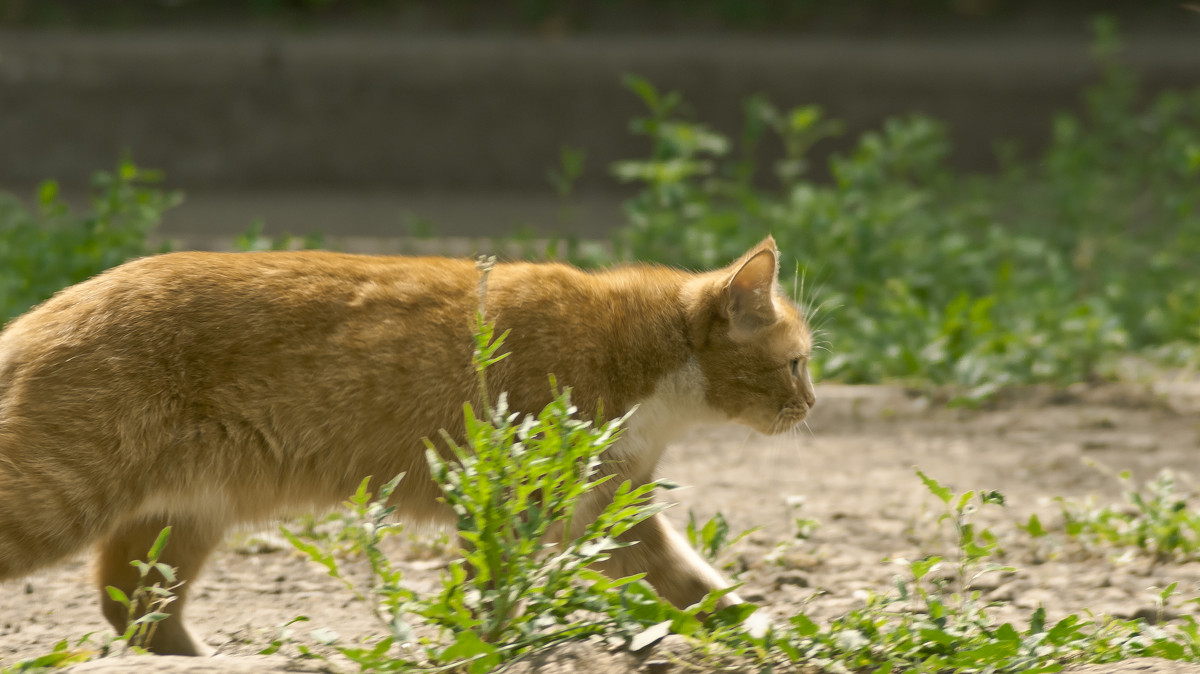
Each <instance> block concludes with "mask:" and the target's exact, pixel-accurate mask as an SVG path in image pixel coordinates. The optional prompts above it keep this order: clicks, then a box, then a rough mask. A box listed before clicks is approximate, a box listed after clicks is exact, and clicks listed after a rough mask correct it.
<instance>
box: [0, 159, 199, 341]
mask: <svg viewBox="0 0 1200 674" xmlns="http://www.w3.org/2000/svg"><path fill="white" fill-rule="evenodd" d="M160 180H161V175H160V174H159V173H158V172H156V171H149V170H146V169H142V168H138V166H136V165H135V164H134V163H133V162H132V161H130V160H129V159H123V160H121V162H120V163H118V164H117V167H116V169H115V170H114V171H113V172H111V173H109V172H107V171H100V172H97V173H96V174H95V175H94V176H93V177H92V193H91V198H90V208H89V209H88V210H87V211H86V212H84V213H74V212H72V211H71V208H70V207H69V206H68V205H67V204H66V202H65V201H63V199H62V196H61V195H60V193H59V186H58V183H56V182H54V181H52V180H48V181H46V182H43V183H42V184H41V186H40V187H39V188H38V193H37V195H36V198H35V204H34V208H33V209H32V210H31V209H28V208H26V207H25V205H24V204H23V203H22V202H21V200H20V199H18V198H16V197H15V196H13V195H11V194H5V193H0V325H2V324H3V323H6V322H7V321H8V320H9V319H11V318H13V317H15V316H17V315H19V314H22V313H24V312H25V311H27V310H28V309H29V308H30V307H32V306H33V305H35V304H37V303H38V302H41V301H42V300H44V299H46V298H48V297H50V296H51V295H53V294H54V293H55V292H57V291H58V290H60V289H62V288H64V287H66V286H69V285H71V284H73V283H78V282H79V281H82V280H84V279H87V278H89V277H91V276H94V275H96V274H98V273H100V272H102V271H104V270H105V269H108V268H109V267H114V266H116V265H118V264H121V263H122V262H124V261H125V260H127V259H129V258H132V257H138V256H142V255H147V254H150V253H153V252H161V251H156V250H152V249H151V248H150V247H149V246H148V244H147V242H146V236H147V234H148V233H149V232H150V231H151V230H152V229H153V228H154V227H155V226H156V225H157V224H158V223H159V221H160V220H161V219H162V214H163V212H165V211H166V210H167V209H169V208H171V207H173V206H175V205H176V204H178V203H179V202H180V201H181V200H182V197H181V195H180V194H179V193H178V192H164V191H162V190H159V189H157V188H155V187H153V185H154V184H155V183H157V182H159V181H160Z"/></svg>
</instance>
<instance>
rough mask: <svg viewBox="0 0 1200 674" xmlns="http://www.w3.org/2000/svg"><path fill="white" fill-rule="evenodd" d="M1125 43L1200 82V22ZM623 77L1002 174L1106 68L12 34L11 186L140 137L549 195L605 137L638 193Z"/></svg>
mask: <svg viewBox="0 0 1200 674" xmlns="http://www.w3.org/2000/svg"><path fill="white" fill-rule="evenodd" d="M1128 43H1129V44H1128V51H1127V61H1128V62H1129V64H1130V65H1131V66H1132V67H1133V68H1134V69H1135V70H1137V71H1138V72H1139V73H1140V75H1141V77H1142V79H1143V81H1144V82H1145V84H1146V85H1147V89H1148V90H1150V91H1154V90H1158V89H1161V88H1163V87H1168V86H1174V87H1180V88H1182V87H1196V86H1200V34H1198V35H1196V36H1194V37H1192V36H1187V35H1184V36H1180V35H1179V34H1174V35H1169V36H1158V37H1156V36H1130V38H1129V40H1128ZM623 73H636V74H638V75H641V76H643V77H646V78H648V79H649V80H650V81H652V82H654V83H656V84H657V85H658V86H659V87H660V88H661V89H679V90H681V91H682V92H683V94H684V97H685V99H686V100H687V101H688V102H689V103H690V107H691V109H692V110H693V111H694V113H695V115H696V117H697V118H699V119H700V120H703V121H706V122H708V123H711V124H713V125H714V126H716V127H718V128H721V129H723V130H725V131H730V132H733V131H736V130H737V129H738V128H740V123H741V116H742V112H741V111H742V104H743V102H744V100H745V98H746V97H747V96H749V95H751V94H754V93H763V94H766V95H767V96H768V97H770V98H771V99H772V100H773V101H775V102H776V103H777V104H779V105H781V106H785V107H786V106H792V105H797V104H805V103H817V104H820V105H822V106H823V107H824V108H825V109H826V111H827V113H828V114H829V115H830V116H832V117H837V118H842V119H844V120H846V122H847V123H848V132H847V134H846V139H847V140H844V141H843V145H844V144H845V143H847V142H849V139H852V138H854V137H856V136H857V133H858V132H860V131H861V130H863V129H865V128H870V127H873V126H876V125H877V124H878V123H879V122H880V121H881V120H882V119H883V118H885V117H887V116H890V115H896V114H903V113H908V112H922V113H926V114H929V115H933V116H935V117H937V118H939V119H942V120H944V121H945V122H947V123H948V124H949V126H950V129H951V132H952V135H953V139H954V142H955V146H956V152H955V155H954V158H953V161H954V163H955V164H956V165H957V166H960V167H962V168H964V169H972V170H975V169H980V170H987V169H988V168H991V167H992V166H993V159H992V158H993V149H992V148H993V144H994V142H995V140H996V139H997V138H1010V139H1017V140H1019V141H1021V142H1022V143H1023V145H1024V146H1026V147H1037V146H1038V145H1040V144H1041V143H1043V142H1044V140H1045V138H1046V137H1047V135H1048V132H1049V125H1050V120H1051V115H1052V113H1053V112H1054V111H1056V110H1063V109H1073V108H1077V107H1078V102H1079V95H1080V90H1081V89H1082V87H1084V86H1086V85H1087V84H1089V83H1092V82H1094V81H1095V80H1096V78H1097V75H1098V70H1097V68H1096V67H1095V64H1094V63H1093V61H1092V60H1091V58H1090V56H1089V53H1088V42H1087V39H1086V36H1085V35H1082V34H1081V35H1079V36H1071V37H1057V38H1056V37H1053V36H1039V37H1026V36H1021V35H996V36H990V37H986V38H980V37H973V38H970V39H967V38H962V39H956V38H955V37H954V36H944V37H940V38H936V39H934V38H922V39H920V40H916V39H914V40H899V39H887V40H854V39H832V38H829V39H819V38H803V39H799V38H797V39H788V40H785V39H750V38H721V37H714V38H701V37H692V38H662V39H656V38H649V37H647V38H615V37H609V38H602V37H595V38H571V39H564V40H559V41H544V40H538V39H534V38H484V37H447V38H414V37H396V36H388V35H382V34H296V35H290V34H289V35H283V34H277V35H262V34H250V33H239V32H228V31H224V32H220V33H205V32H199V31H198V32H171V33H145V32H143V33H128V34H123V33H93V34H71V33H12V32H9V33H0V189H23V188H25V187H27V186H29V185H32V184H33V183H34V182H36V181H38V180H40V179H43V178H46V177H56V178H59V179H60V180H62V181H63V182H64V183H66V184H68V185H70V184H82V181H84V180H85V178H86V176H87V175H89V174H90V173H91V172H92V171H94V170H95V169H98V168H104V167H108V166H112V165H113V163H114V161H115V159H116V158H117V157H118V156H119V154H120V153H121V152H122V151H123V150H126V149H128V150H130V151H131V152H132V153H133V156H134V158H135V159H136V160H137V161H138V163H139V164H141V165H144V166H147V167H154V168H160V169H163V170H164V171H166V173H167V176H168V178H169V182H170V184H171V185H174V186H179V187H182V188H183V189H185V190H186V191H189V192H190V193H194V194H196V195H197V196H198V197H199V198H200V199H201V201H203V199H205V198H211V195H214V194H224V193H232V194H242V195H245V194H252V193H256V192H264V191H265V192H270V193H281V194H283V193H296V194H305V193H310V192H312V191H314V190H317V191H320V190H325V191H332V192H341V193H345V192H350V193H358V192H362V193H372V194H385V195H392V194H408V195H423V196H422V197H421V198H425V199H429V195H430V194H433V195H444V196H445V198H447V199H453V198H454V195H460V196H463V197H464V198H468V197H469V195H473V194H475V195H478V194H537V195H544V196H545V197H551V196H552V192H551V190H550V188H549V186H548V184H547V181H546V171H547V169H548V168H550V167H551V166H554V165H556V164H557V161H558V152H559V148H560V146H562V145H564V144H565V145H571V146H576V147H580V148H583V149H585V150H586V151H587V153H588V160H587V167H588V168H587V172H586V174H585V176H584V180H583V181H582V183H581V185H580V188H581V190H582V191H583V192H585V193H587V194H589V195H592V196H591V197H588V198H597V199H600V200H601V201H604V200H605V199H607V198H609V196H610V195H616V194H617V193H618V192H619V188H618V187H617V186H616V184H615V182H614V181H613V180H612V178H611V177H610V176H609V173H608V165H609V164H610V163H611V162H612V161H615V160H618V159H622V158H631V157H636V156H640V155H642V154H643V153H645V152H646V150H647V148H648V144H647V142H646V141H645V140H644V139H641V138H637V137H634V136H631V135H630V134H629V133H628V122H629V119H630V118H631V117H633V116H635V115H637V114H639V113H640V112H641V111H642V106H641V104H640V102H639V101H638V100H637V99H636V98H635V97H634V96H633V95H632V94H631V93H629V92H627V91H625V90H624V89H623V88H622V86H621V84H620V77H621V75H622V74H623ZM836 147H837V144H836V143H829V144H827V145H826V146H825V147H823V148H821V149H822V151H823V152H827V151H829V150H830V149H833V148H836ZM612 198H613V199H615V198H616V197H615V196H612ZM436 200H437V199H435V201H436ZM301 210H305V209H301ZM434 210H435V211H436V210H437V209H436V208H435V209H434ZM485 211H486V209H485ZM290 217H296V216H295V215H293V216H290ZM605 218H606V219H609V218H610V216H605ZM431 219H435V220H436V217H434V216H431ZM196 226H202V225H200V224H197V225H196ZM588 226H589V227H593V226H594V227H602V226H603V225H602V224H599V223H597V224H594V225H592V224H589V225H588Z"/></svg>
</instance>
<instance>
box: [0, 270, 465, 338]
mask: <svg viewBox="0 0 1200 674" xmlns="http://www.w3.org/2000/svg"><path fill="white" fill-rule="evenodd" d="M474 284H475V280H474V267H473V263H471V262H470V261H465V260H453V259H447V258H407V257H385V256H366V255H347V254H340V253H328V252H320V251H296V252H264V253H197V252H189V253H169V254H165V255H157V256H152V257H147V258H142V259H138V260H134V261H131V262H127V263H125V264H123V265H121V266H119V267H115V268H113V269H110V270H108V271H106V272H104V273H102V274H99V275H97V276H95V277H93V278H91V279H89V280H87V281H84V282H82V283H79V284H76V285H74V286H71V287H69V288H66V289H64V290H62V291H60V292H59V293H58V294H56V295H54V296H53V297H51V298H50V299H48V300H46V301H45V302H43V303H42V304H41V305H39V306H37V307H35V308H34V309H32V310H30V311H29V312H28V313H26V314H24V315H23V316H20V317H18V318H16V319H14V320H13V321H12V322H11V323H10V324H9V326H7V328H6V329H5V330H4V332H3V334H2V335H0V358H3V357H4V355H3V354H5V353H9V354H11V352H13V351H15V350H21V351H28V350H30V349H31V348H33V349H35V350H36V347H43V348H54V347H67V346H70V345H78V344H79V343H80V342H95V341H97V340H115V341H118V342H140V341H147V340H150V341H153V340H154V339H155V338H156V337H157V336H161V334H162V333H168V332H169V333H171V334H176V335H179V334H184V333H188V332H197V333H199V332H203V333H206V334H208V335H209V336H211V337H214V338H217V337H220V336H221V335H222V334H229V332H228V330H225V329H223V328H232V327H234V326H236V332H237V334H238V335H239V338H240V339H242V340H247V339H253V337H254V333H255V332H256V331H267V332H270V331H274V330H278V331H280V332H286V333H289V334H297V333H300V332H303V331H304V329H305V328H306V327H313V326H316V325H320V324H329V323H332V322H336V321H339V320H347V319H349V318H351V317H352V315H353V314H356V313H362V312H364V311H371V310H379V309H381V308H384V307H393V308H397V307H398V308H401V309H403V308H405V307H408V308H411V309H422V310H428V309H436V308H437V307H436V305H437V304H441V305H449V304H454V305H455V307H454V308H455V309H456V310H457V309H460V308H461V307H459V306H458V305H461V304H462V302H464V301H466V300H467V299H469V295H470V293H471V292H472V291H473V289H474ZM431 298H436V301H434V302H431V301H430V299H431ZM139 335H141V336H143V337H144V339H139V338H138V336H139ZM93 346H95V345H94V344H93Z"/></svg>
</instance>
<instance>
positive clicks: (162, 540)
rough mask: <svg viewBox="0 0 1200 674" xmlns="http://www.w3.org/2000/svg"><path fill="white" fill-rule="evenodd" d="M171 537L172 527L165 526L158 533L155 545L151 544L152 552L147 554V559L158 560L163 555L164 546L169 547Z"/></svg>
mask: <svg viewBox="0 0 1200 674" xmlns="http://www.w3.org/2000/svg"><path fill="white" fill-rule="evenodd" d="M170 538H171V527H163V530H162V531H160V532H159V533H158V538H156V539H155V540H154V545H152V546H150V552H148V553H147V554H146V559H148V560H150V561H151V562H156V561H158V559H159V557H161V556H162V551H163V548H165V547H167V540H168V539H170Z"/></svg>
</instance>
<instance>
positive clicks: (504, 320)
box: [0, 238, 815, 654]
mask: <svg viewBox="0 0 1200 674" xmlns="http://www.w3.org/2000/svg"><path fill="white" fill-rule="evenodd" d="M778 264H779V263H778V252H777V251H776V247H775V242H774V240H773V239H771V238H767V239H766V240H765V241H763V242H762V243H760V244H759V245H758V246H756V247H754V248H753V249H752V250H750V251H749V252H747V253H746V254H745V255H744V256H743V257H742V258H741V259H739V260H738V261H737V262H735V263H734V264H732V265H731V266H729V267H726V268H724V269H719V270H716V271H711V272H707V273H688V272H684V271H679V270H674V269H667V268H663V267H656V266H629V267H622V268H617V269H613V270H609V271H603V272H596V273H588V272H584V271H580V270H578V269H575V268H572V267H569V266H566V265H562V264H532V263H504V264H498V265H496V267H495V268H494V269H493V270H492V272H491V276H490V277H489V279H488V295H487V318H488V320H492V321H495V322H496V325H497V332H498V333H499V332H500V331H503V330H507V329H511V331H512V332H511V334H510V336H509V338H508V340H507V341H506V343H505V346H504V350H506V351H509V352H511V355H510V356H509V357H508V358H506V359H504V360H502V361H500V363H498V364H497V365H495V366H493V368H492V369H490V370H489V380H490V383H491V385H490V388H492V390H494V391H507V393H508V396H509V398H508V399H509V403H510V405H511V406H512V409H514V410H520V411H524V412H528V413H534V412H537V411H539V410H540V409H541V408H542V407H543V406H544V405H545V404H547V403H548V402H549V401H550V400H551V390H550V385H549V381H548V377H547V375H548V374H550V373H553V374H554V375H555V376H556V377H557V379H558V381H559V383H560V384H562V385H565V386H570V387H572V388H573V400H574V402H575V403H576V404H577V405H578V407H579V409H580V412H581V414H583V415H585V416H590V415H593V414H594V413H595V412H596V410H597V409H603V410H605V411H606V412H607V413H609V415H610V416H614V415H617V414H623V413H624V412H625V411H627V410H629V409H630V408H631V407H632V406H634V405H640V407H639V409H638V410H637V411H636V412H635V413H634V414H633V416H632V417H631V418H630V420H629V422H628V424H627V427H626V430H625V432H624V434H623V436H622V437H621V438H620V440H619V441H618V444H617V445H615V446H614V447H612V448H611V449H610V450H609V455H608V456H607V457H606V458H607V461H606V465H607V466H608V468H607V469H608V470H613V471H615V472H617V473H618V475H619V478H618V479H617V480H610V481H609V482H608V483H607V484H608V485H612V487H615V486H616V483H617V482H619V481H620V480H621V479H629V480H631V481H633V482H634V483H643V484H644V483H645V482H647V481H649V480H651V479H653V477H652V476H653V473H654V469H655V465H656V464H657V463H658V461H659V457H660V456H661V455H662V453H663V450H664V448H665V447H666V443H667V442H668V441H669V440H670V439H671V438H672V437H673V436H674V435H675V434H676V433H677V432H678V431H679V430H680V429H681V428H683V427H685V426H686V425H688V424H690V423H693V422H698V421H708V420H732V421H736V422H740V423H742V424H745V425H747V426H750V427H751V428H754V429H757V430H758V431H760V432H762V433H768V434H770V433H780V432H783V431H787V430H789V429H792V428H793V427H795V426H796V425H797V424H798V423H800V422H801V421H802V420H803V419H804V418H805V416H806V415H807V414H808V412H809V410H811V409H812V407H813V405H814V404H815V398H814V395H813V386H812V381H811V379H810V378H809V375H808V372H807V368H806V363H807V360H808V355H809V350H810V348H811V340H810V336H809V332H808V329H807V326H806V324H805V322H804V319H803V317H802V315H801V313H800V312H799V311H798V309H797V308H796V307H795V306H794V305H793V304H792V303H791V302H790V301H789V300H788V299H786V298H785V296H784V295H782V294H781V293H780V291H779V290H778V288H777V284H776V276H777V273H778ZM477 282H478V272H477V270H476V268H475V264H474V262H472V261H469V260H452V259H444V258H406V257H369V256H355V255H343V254H335V253H323V252H281V253H231V254H221V253H174V254H168V255H160V256H156V257H149V258H144V259H141V260H136V261H133V262H129V263H127V264H124V265H122V266H120V267H117V268H115V269H112V270H109V271H107V272H105V273H103V274H100V275H98V276H96V277H95V278H93V279H91V280H88V281H85V282H83V283H80V284H78V285H75V286H73V287H70V288H67V289H66V290H63V291H62V292H60V293H58V294H57V295H55V296H54V297H53V298H51V299H50V300H47V301H46V302H44V303H43V304H41V305H40V306H38V307H37V308H35V309H33V310H32V311H30V312H29V313H27V314H25V315H24V316H21V317H20V318H17V319H15V320H13V321H12V322H11V324H10V325H8V326H7V328H6V329H5V330H4V332H3V333H0V580H3V579H6V578H13V577H15V576H19V575H22V574H26V573H29V572H31V571H33V570H34V569H36V568H38V567H41V566H43V565H47V564H50V563H53V562H55V561H57V560H61V559H62V558H63V557H65V556H67V555H69V554H71V553H73V552H76V551H77V550H79V549H80V548H82V547H83V546H85V545H88V544H93V543H94V544H98V548H97V552H98V555H97V565H96V567H97V578H96V581H97V584H98V587H99V588H100V589H99V594H100V599H101V602H102V606H103V611H104V615H105V616H106V617H107V618H108V620H109V622H111V623H112V624H113V626H114V627H115V628H116V629H117V631H118V632H121V631H123V630H124V627H125V620H126V615H125V610H124V608H123V607H121V606H120V605H119V604H116V603H115V602H113V601H112V600H110V599H109V598H108V596H107V594H106V593H105V592H104V589H103V588H104V587H105V586H107V585H114V586H116V587H119V588H121V589H122V590H124V591H125V592H126V594H128V595H132V594H133V590H134V589H135V585H136V581H137V576H136V573H135V571H134V569H133V568H132V567H131V566H130V565H129V561H130V560H131V559H139V558H141V557H142V556H143V555H144V554H145V552H146V550H147V549H149V547H150V545H151V544H152V543H153V541H154V539H155V537H156V536H157V534H158V533H159V531H160V530H161V529H162V528H163V527H164V526H166V525H172V526H173V531H172V533H171V539H170V543H169V544H168V545H167V547H166V550H165V553H164V555H163V558H162V560H163V561H164V562H166V563H168V564H171V565H174V566H176V567H178V573H179V578H180V579H182V580H184V581H188V580H190V579H192V578H194V577H195V576H196V574H197V573H198V572H199V571H200V568H201V566H202V565H203V564H204V561H205V558H206V557H207V556H208V554H209V553H210V552H211V551H212V550H213V548H214V547H215V546H216V545H217V544H218V543H220V542H221V540H222V537H223V535H224V533H225V531H226V530H227V529H228V528H229V527H231V526H233V525H236V524H239V523H244V522H252V521H261V520H264V519H267V518H270V517H271V516H272V515H277V514H278V513H280V511H295V510H296V509H297V508H326V507H329V506H332V505H335V504H337V503H339V502H341V501H342V500H343V499H344V498H345V497H346V496H348V495H349V494H351V493H353V492H354V490H355V488H356V487H357V486H358V484H359V482H360V481H361V480H362V479H363V477H365V476H368V475H372V476H376V477H377V478H379V479H387V478H389V477H391V476H394V475H396V474H398V473H401V472H404V473H406V476H405V478H404V480H403V481H402V482H401V483H400V486H399V488H398V489H397V490H396V492H395V494H394V496H393V500H394V502H395V504H396V505H397V506H398V512H399V513H401V515H402V516H404V517H408V518H416V519H426V520H428V519H441V520H446V519H449V518H450V517H451V515H452V514H451V513H450V512H449V510H448V509H447V508H445V506H443V505H441V504H439V503H438V502H437V500H436V499H437V496H438V487H437V485H436V484H435V483H434V482H433V481H432V479H431V478H430V477H429V467H428V465H427V464H426V460H425V456H424V446H423V444H422V441H421V439H422V438H424V437H430V438H435V437H438V431H439V429H446V430H448V431H449V432H450V433H451V434H452V435H454V436H456V437H457V438H458V439H461V434H462V428H463V419H462V404H463V402H464V401H467V400H472V399H474V398H475V397H476V395H477V382H476V379H475V375H474V372H473V370H472V367H471V351H472V346H473V342H472V335H471V330H472V325H473V319H474V312H475V311H476V308H477V294H476V288H477ZM610 494H611V492H610ZM593 496H594V498H595V499H597V500H598V499H603V498H605V495H604V494H595V495H593ZM588 507H592V508H596V506H595V505H594V504H592V505H589V506H588ZM593 512H595V511H593ZM628 537H629V538H630V539H632V540H637V541H639V543H638V544H637V545H633V546H629V547H625V548H621V549H618V550H615V551H614V552H613V554H612V558H611V559H610V560H609V561H608V562H606V563H605V564H604V566H603V568H602V569H601V570H602V571H604V572H606V573H609V574H616V575H618V576H624V575H628V574H633V573H637V572H646V573H647V574H648V575H647V579H648V581H649V582H650V584H651V585H653V586H654V588H655V589H656V590H657V591H658V592H659V594H661V595H662V596H663V597H665V598H666V599H668V600H669V601H671V602H673V603H674V604H676V605H678V606H681V607H683V606H687V605H689V604H692V603H694V602H696V601H698V600H699V599H700V598H701V597H703V595H704V594H705V593H706V592H708V591H709V590H710V589H713V588H720V587H726V586H727V585H726V583H725V581H724V580H722V578H721V576H720V575H719V574H718V573H717V572H716V571H715V570H713V569H712V568H711V567H710V566H709V565H708V564H706V563H705V562H704V561H703V560H702V559H701V558H700V557H699V555H697V554H696V553H695V552H694V551H693V550H692V549H691V548H690V547H689V546H688V545H687V544H686V542H685V541H684V540H683V538H682V537H681V536H680V535H679V534H678V533H676V532H675V531H674V530H673V529H671V528H670V527H669V525H668V524H667V522H666V520H665V519H664V518H663V517H662V516H661V515H656V516H654V517H652V518H650V519H649V520H646V521H645V522H643V523H642V524H640V525H639V526H638V527H635V528H634V529H632V530H631V532H630V533H629V535H628ZM188 587H189V586H188V584H184V585H183V586H182V587H181V588H179V590H178V599H177V600H176V602H175V603H174V604H173V605H172V606H171V607H169V609H168V611H169V612H171V613H172V614H173V615H172V617H170V618H169V619H167V620H165V621H163V622H162V623H160V624H159V627H158V630H157V632H156V633H155V635H154V638H153V640H152V642H151V644H150V648H151V650H153V651H155V652H158V653H175V654H199V653H202V652H206V651H207V650H208V649H207V647H206V646H205V645H204V644H203V643H202V642H201V641H200V640H198V639H196V638H195V637H193V636H192V635H191V634H190V633H189V632H188V630H187V628H186V627H185V625H184V621H183V614H184V612H185V611H184V610H185V608H186V602H187V590H188ZM739 601H740V600H739V599H738V598H737V597H736V596H734V595H732V594H731V595H727V596H726V597H725V602H726V603H736V602H739Z"/></svg>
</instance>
